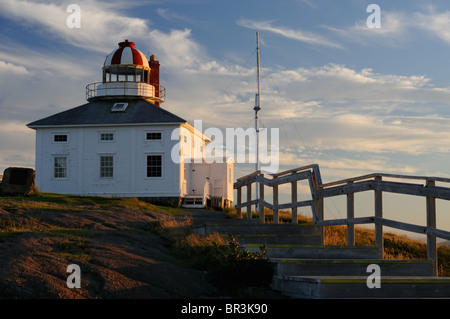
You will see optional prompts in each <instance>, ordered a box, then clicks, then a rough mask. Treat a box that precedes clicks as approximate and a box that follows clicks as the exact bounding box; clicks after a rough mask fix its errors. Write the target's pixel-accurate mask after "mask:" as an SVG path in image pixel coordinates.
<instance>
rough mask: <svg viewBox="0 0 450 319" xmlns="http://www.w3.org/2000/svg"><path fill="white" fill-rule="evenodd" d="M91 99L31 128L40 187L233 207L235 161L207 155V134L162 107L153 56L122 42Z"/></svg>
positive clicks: (107, 62) (89, 90) (89, 87)
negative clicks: (205, 155) (208, 158)
mask: <svg viewBox="0 0 450 319" xmlns="http://www.w3.org/2000/svg"><path fill="white" fill-rule="evenodd" d="M86 99H87V101H88V103H86V104H83V105H81V106H78V107H75V108H71V109H68V110H66V111H63V112H61V113H57V114H54V115H51V116H48V117H46V118H43V119H40V120H37V121H34V122H32V123H30V124H28V125H27V126H28V127H30V128H32V129H34V130H36V163H35V170H36V185H37V186H38V188H39V189H40V191H42V192H53V193H62V194H78V195H98V196H119V197H138V198H142V199H147V200H149V201H152V202H165V203H171V204H172V205H184V206H191V207H192V206H193V207H203V206H205V205H212V204H213V203H214V204H215V205H217V206H222V207H227V206H230V205H231V202H232V201H233V180H234V178H233V162H232V161H227V160H225V159H222V160H215V161H214V162H212V163H209V161H208V163H207V162H206V161H205V160H203V156H204V150H205V144H206V143H208V142H209V141H210V139H209V138H208V137H206V136H205V135H204V134H203V133H202V132H201V131H198V130H196V128H195V127H194V126H193V125H191V124H190V123H188V122H187V121H186V120H184V119H182V118H181V117H179V116H177V115H175V114H173V113H171V112H169V111H167V110H164V109H163V108H162V107H161V106H160V104H161V103H163V102H164V99H165V88H164V87H163V86H161V85H160V84H159V62H158V61H156V59H155V56H154V55H152V56H151V57H150V61H149V60H148V59H147V58H146V56H145V55H144V54H142V52H140V51H139V50H137V49H136V48H135V44H134V43H133V42H130V41H128V40H125V41H124V42H120V43H119V48H117V49H116V50H114V51H113V52H111V53H110V54H109V55H107V57H106V59H105V62H104V65H103V73H102V81H101V82H98V83H91V84H89V85H87V87H86ZM178 133H180V134H178ZM174 136H175V138H174ZM186 150H188V152H186ZM186 154H197V157H200V158H201V159H200V160H199V159H198V158H197V159H196V160H195V161H194V159H193V158H192V157H186Z"/></svg>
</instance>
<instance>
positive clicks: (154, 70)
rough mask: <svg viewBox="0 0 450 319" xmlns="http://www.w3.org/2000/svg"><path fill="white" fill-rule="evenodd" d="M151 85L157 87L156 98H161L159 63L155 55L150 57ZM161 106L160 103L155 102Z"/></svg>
mask: <svg viewBox="0 0 450 319" xmlns="http://www.w3.org/2000/svg"><path fill="white" fill-rule="evenodd" d="M149 65H150V70H151V71H150V85H153V86H154V87H155V97H159V61H157V60H156V57H155V55H154V54H152V55H151V56H150V61H149ZM155 105H157V106H159V101H156V102H155Z"/></svg>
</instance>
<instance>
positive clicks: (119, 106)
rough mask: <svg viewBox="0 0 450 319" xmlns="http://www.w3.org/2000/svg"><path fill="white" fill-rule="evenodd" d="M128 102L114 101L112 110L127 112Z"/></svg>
mask: <svg viewBox="0 0 450 319" xmlns="http://www.w3.org/2000/svg"><path fill="white" fill-rule="evenodd" d="M127 106H128V103H124V102H120V103H114V105H113V106H112V108H111V112H125V110H126V109H127Z"/></svg>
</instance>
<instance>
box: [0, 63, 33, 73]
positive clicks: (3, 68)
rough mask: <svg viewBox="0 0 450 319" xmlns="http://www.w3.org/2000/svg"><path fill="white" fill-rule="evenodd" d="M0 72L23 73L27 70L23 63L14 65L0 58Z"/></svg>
mask: <svg viewBox="0 0 450 319" xmlns="http://www.w3.org/2000/svg"><path fill="white" fill-rule="evenodd" d="M0 73H2V74H18V75H24V74H27V73H28V70H27V69H26V68H25V67H24V66H23V65H16V64H13V63H8V62H6V61H2V60H0Z"/></svg>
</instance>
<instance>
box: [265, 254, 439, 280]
mask: <svg viewBox="0 0 450 319" xmlns="http://www.w3.org/2000/svg"><path fill="white" fill-rule="evenodd" d="M271 262H273V263H274V265H275V274H276V275H281V276H285V275H287V276H366V277H368V276H369V275H371V274H372V271H369V272H368V271H367V267H368V266H369V265H372V264H375V265H378V266H379V267H380V275H381V276H417V274H420V275H421V276H433V265H432V263H431V260H391V259H368V260H366V259H293V258H277V259H271Z"/></svg>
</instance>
